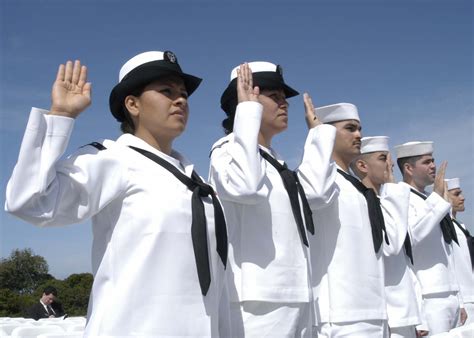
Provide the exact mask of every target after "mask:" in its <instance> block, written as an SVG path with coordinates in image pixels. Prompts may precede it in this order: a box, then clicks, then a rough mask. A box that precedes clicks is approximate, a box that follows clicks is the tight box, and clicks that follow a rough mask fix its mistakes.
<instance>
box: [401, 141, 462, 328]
mask: <svg viewBox="0 0 474 338" xmlns="http://www.w3.org/2000/svg"><path fill="white" fill-rule="evenodd" d="M395 151H396V154H397V164H398V167H399V169H400V171H401V173H402V176H403V181H404V182H405V184H407V185H408V186H409V187H410V189H411V194H410V207H409V215H408V229H409V234H410V241H411V244H412V247H413V264H414V271H415V273H416V276H417V280H418V281H419V287H420V293H421V295H422V302H423V304H422V316H423V317H424V318H422V319H423V320H426V324H427V329H428V330H429V333H430V334H431V335H433V334H437V333H442V332H447V331H449V330H450V329H452V328H454V327H456V324H457V322H458V319H459V316H460V304H462V298H461V297H460V294H459V286H458V283H457V280H456V278H455V275H454V270H453V269H454V265H453V260H452V259H453V257H452V252H453V245H458V244H457V241H458V240H457V235H456V232H455V229H454V226H453V223H452V221H451V219H450V217H449V215H448V212H449V208H450V204H449V203H448V202H447V200H446V199H445V198H444V196H445V193H446V191H445V187H444V175H445V171H446V166H447V163H446V162H443V163H442V164H441V166H440V168H439V171H438V173H436V165H435V163H434V158H433V151H434V145H433V142H429V141H428V142H419V141H415V142H407V143H404V144H402V145H398V146H396V147H395ZM433 183H434V186H433V192H432V193H431V194H428V193H427V192H426V191H425V188H426V186H428V185H431V184H433ZM423 329H424V327H423Z"/></svg>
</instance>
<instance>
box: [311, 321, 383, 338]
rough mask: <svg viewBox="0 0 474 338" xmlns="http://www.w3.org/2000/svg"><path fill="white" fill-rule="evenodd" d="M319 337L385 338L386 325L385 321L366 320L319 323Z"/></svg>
mask: <svg viewBox="0 0 474 338" xmlns="http://www.w3.org/2000/svg"><path fill="white" fill-rule="evenodd" d="M318 329H319V332H318V333H319V337H327V338H335V337H352V338H355V337H361V338H362V337H364V338H387V337H388V325H387V321H386V320H366V321H360V322H344V323H320V325H319V327H318Z"/></svg>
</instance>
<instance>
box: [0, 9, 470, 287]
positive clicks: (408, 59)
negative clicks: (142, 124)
mask: <svg viewBox="0 0 474 338" xmlns="http://www.w3.org/2000/svg"><path fill="white" fill-rule="evenodd" d="M0 16H1V17H0V67H1V68H0V147H1V158H0V191H1V194H0V202H1V203H2V205H3V204H4V202H5V200H4V199H5V197H4V196H5V194H4V191H5V186H6V183H7V181H8V178H9V176H10V174H11V171H12V170H13V167H14V165H15V162H16V157H17V153H18V150H19V146H20V142H21V138H22V135H23V131H24V128H25V125H26V121H27V118H28V114H29V110H30V107H31V106H36V107H42V108H49V105H50V90H51V85H52V82H53V80H54V77H55V73H56V70H57V66H58V64H60V63H63V62H65V61H66V60H68V59H76V58H77V59H80V60H81V61H82V62H83V63H84V64H86V65H87V66H88V67H89V79H90V81H91V82H92V87H93V99H92V101H93V102H92V106H91V107H90V108H89V109H88V110H87V111H86V112H84V113H83V114H82V115H81V116H80V117H79V118H78V119H77V121H76V126H75V130H74V134H73V137H72V138H71V142H70V145H69V148H68V150H67V153H70V152H72V151H74V150H75V149H77V148H78V147H80V146H81V145H83V144H86V143H90V142H91V141H94V140H97V139H101V138H112V139H114V138H116V137H118V136H119V134H120V132H119V127H118V124H117V123H116V122H115V120H114V119H113V117H112V115H111V114H110V112H109V109H108V97H109V93H110V90H111V88H112V87H113V86H114V85H115V84H116V82H117V81H118V71H119V69H120V67H121V66H122V64H123V63H124V62H125V61H126V60H128V59H129V58H130V57H132V56H134V55H136V54H138V53H140V52H143V51H148V50H171V51H173V52H174V53H175V54H176V55H177V56H178V60H179V62H180V64H181V66H182V68H183V69H184V70H185V71H186V72H189V73H191V74H194V75H197V76H200V77H202V78H203V79H204V81H203V83H202V85H201V86H200V88H199V89H198V90H197V92H196V93H195V94H193V96H192V97H191V99H190V108H191V115H190V120H189V123H188V127H187V130H186V132H185V133H184V134H183V135H182V136H181V137H180V138H179V139H178V140H177V141H176V142H175V144H174V146H175V148H176V149H178V150H180V151H181V152H183V153H184V154H186V155H187V157H188V158H189V159H190V160H191V161H192V162H194V163H195V164H196V167H197V169H198V172H199V173H200V174H201V175H202V176H205V177H206V176H207V171H208V163H209V162H208V153H209V149H210V147H211V145H212V144H213V143H214V142H215V141H216V140H217V139H218V138H220V137H221V136H222V134H223V133H222V130H221V127H220V123H221V121H222V119H223V118H224V113H223V112H222V111H221V110H220V106H219V98H220V95H221V93H222V91H223V89H224V88H225V87H226V85H227V82H228V79H229V76H230V71H231V69H232V68H233V67H234V66H236V65H238V64H239V63H241V62H244V61H261V60H265V61H271V62H274V63H277V64H280V65H282V67H283V70H284V75H285V79H286V81H287V82H288V83H289V84H290V85H291V86H292V87H294V88H296V89H298V90H299V91H300V92H304V91H307V92H309V93H310V94H311V96H312V97H313V102H314V103H315V105H317V106H318V105H319V106H322V105H326V104H331V103H337V102H351V103H354V104H356V105H357V106H358V108H359V114H360V116H361V120H362V125H363V134H364V135H366V136H375V135H387V136H389V137H390V143H391V146H392V147H393V146H394V145H396V144H400V143H403V142H407V141H413V140H420V141H421V140H432V141H434V142H435V158H436V160H437V162H438V163H440V162H441V160H447V161H448V162H449V164H448V174H447V176H448V177H460V178H461V184H462V186H463V190H464V194H465V197H466V211H465V212H464V213H462V214H460V215H459V218H460V219H462V220H463V221H464V222H465V223H467V224H468V225H469V228H470V229H471V232H472V230H474V219H473V211H472V209H473V202H472V200H473V198H474V194H473V188H474V180H473V178H472V175H471V173H472V172H474V161H473V144H474V142H473V133H472V129H473V127H474V122H473V111H474V109H473V108H474V106H473V26H472V22H473V21H472V20H473V5H472V2H471V1H461V0H450V1H448V0H445V1H440V0H431V1H428V0H426V1H424V0H423V1H422V0H410V1H406V0H398V1H395V0H393V1H391V0H387V1H384V0H379V1H375V0H372V1H350V0H347V1H338V0H335V1H315V0H308V1H298V0H296V1H279V0H276V1H275V0H274V1H259V0H253V1H247V0H244V1H238V2H237V1H222V0H221V1H218V0H209V1H205V0H204V1H195V2H191V1H184V0H183V1H181V0H178V1H177V0H174V1H172V0H169V1H168V0H163V1H158V0H156V1H149V0H148V1H142V0H135V1H110V0H108V1H99V0H97V1H77V0H70V1H59V0H50V1H47V0H43V1H40V0H37V1H33V0H31V1H24V0H2V1H0ZM290 104H291V106H290V118H289V123H290V126H289V128H288V130H287V131H286V132H285V133H283V134H281V135H279V136H277V137H276V138H275V139H274V142H273V146H274V148H275V149H276V150H277V151H278V152H280V153H281V154H282V155H283V156H284V158H286V159H287V162H289V164H290V165H291V166H292V167H294V166H295V165H296V164H297V163H298V160H299V158H300V156H301V149H302V146H303V144H304V135H305V134H306V125H305V122H304V118H303V116H304V111H303V101H302V97H301V96H299V97H296V98H293V99H291V100H290ZM396 174H397V177H398V178H400V175H399V173H398V170H396ZM0 223H1V225H0V236H1V237H0V249H1V250H0V253H1V256H2V257H5V256H8V255H9V254H10V252H11V250H12V249H14V248H26V247H29V248H32V249H33V250H34V252H35V253H36V254H39V255H42V256H44V257H45V258H46V259H47V261H48V263H49V266H50V272H51V273H52V274H53V275H54V276H56V277H57V278H65V277H67V276H68V275H69V274H71V273H75V272H86V271H90V270H91V268H90V249H91V241H92V236H91V227H90V223H89V222H85V223H83V224H78V225H72V226H66V227H58V228H48V229H41V228H37V227H34V226H32V225H30V224H26V223H24V222H22V221H20V220H17V219H15V218H14V217H12V216H10V215H8V214H6V213H5V212H3V210H2V211H0Z"/></svg>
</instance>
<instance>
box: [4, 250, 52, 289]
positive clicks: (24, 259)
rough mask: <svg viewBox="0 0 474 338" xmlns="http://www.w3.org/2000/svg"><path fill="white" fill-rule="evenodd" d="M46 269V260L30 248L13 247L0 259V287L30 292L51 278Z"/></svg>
mask: <svg viewBox="0 0 474 338" xmlns="http://www.w3.org/2000/svg"><path fill="white" fill-rule="evenodd" d="M48 269H49V267H48V263H47V262H46V260H45V259H44V258H43V257H42V256H38V255H35V254H34V253H33V251H32V250H31V249H29V248H28V249H23V250H20V249H15V250H13V251H12V253H11V254H10V256H9V257H7V258H2V259H1V261H0V289H8V290H11V291H15V292H17V293H18V294H20V295H22V294H32V293H33V291H34V290H36V288H37V287H38V285H40V284H41V283H43V282H45V281H46V280H50V279H52V278H53V277H52V276H51V275H50V274H49V273H48Z"/></svg>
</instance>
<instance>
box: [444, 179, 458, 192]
mask: <svg viewBox="0 0 474 338" xmlns="http://www.w3.org/2000/svg"><path fill="white" fill-rule="evenodd" d="M444 181H445V182H446V185H447V186H448V190H453V189H458V188H461V182H460V179H459V178H457V177H456V178H448V179H445V180H444Z"/></svg>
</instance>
